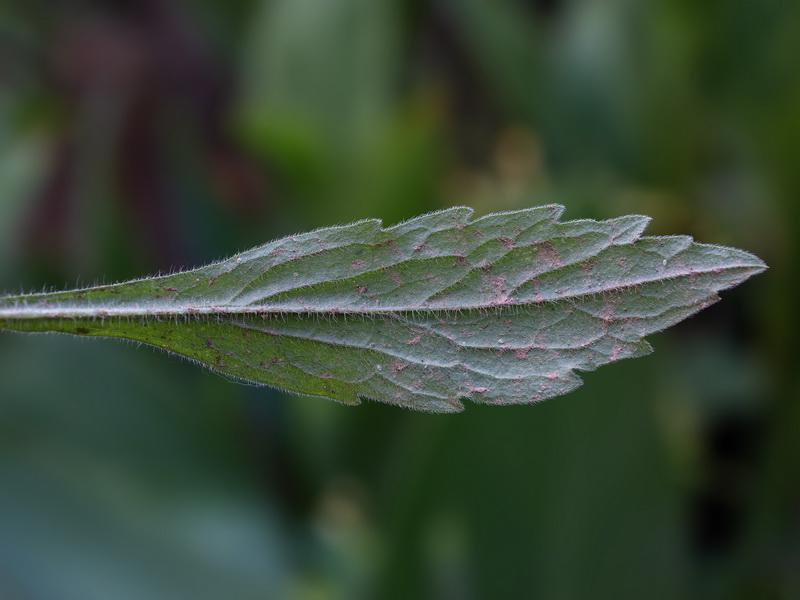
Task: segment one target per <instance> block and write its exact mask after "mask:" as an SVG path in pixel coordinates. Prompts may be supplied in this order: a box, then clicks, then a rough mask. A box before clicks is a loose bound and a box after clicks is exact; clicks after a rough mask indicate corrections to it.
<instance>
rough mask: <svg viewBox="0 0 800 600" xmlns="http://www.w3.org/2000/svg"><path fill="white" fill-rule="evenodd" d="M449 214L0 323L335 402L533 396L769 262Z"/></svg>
mask: <svg viewBox="0 0 800 600" xmlns="http://www.w3.org/2000/svg"><path fill="white" fill-rule="evenodd" d="M562 212H563V207H561V206H557V205H548V206H540V207H537V208H532V209H526V210H520V211H514V212H505V213H496V214H491V215H487V216H485V217H481V218H479V219H475V220H473V221H470V217H471V216H472V210H471V209H469V208H464V207H459V208H451V209H447V210H443V211H439V212H434V213H430V214H427V215H423V216H421V217H418V218H415V219H412V220H410V221H406V222H404V223H400V224H399V225H395V226H393V227H388V228H385V229H384V228H382V227H381V222H380V221H378V220H367V221H359V222H357V223H353V224H351V225H345V226H342V227H331V228H326V229H319V230H317V231H313V232H310V233H305V234H302V235H296V236H291V237H286V238H283V239H279V240H276V241H274V242H271V243H269V244H266V245H264V246H260V247H258V248H254V249H253V250H250V251H248V252H243V253H241V254H238V255H236V256H233V257H232V258H229V259H227V260H224V261H221V262H218V263H214V264H211V265H208V266H205V267H202V268H199V269H194V270H191V271H185V272H182V273H176V274H173V275H168V276H163V277H153V278H147V279H141V280H137V281H130V282H127V283H121V284H117V285H107V286H98V287H92V288H87V289H81V290H74V291H67V292H57V293H49V294H33V295H26V296H8V297H4V298H0V328H3V329H14V330H19V331H27V332H47V331H58V332H65V333H71V334H76V335H84V336H102V337H120V338H126V339H130V340H136V341H140V342H144V343H147V344H152V345H153V346H158V347H160V348H164V349H166V350H169V351H171V352H174V353H177V354H180V355H182V356H185V357H189V358H192V359H195V360H197V361H198V362H200V363H202V364H204V365H206V366H208V367H210V368H212V369H214V370H215V371H219V372H221V373H225V374H226V375H229V376H233V377H238V378H241V379H245V380H247V381H250V382H254V383H258V384H266V385H270V386H275V387H278V388H281V389H284V390H290V391H292V392H297V393H300V394H309V395H314V396H324V397H327V398H332V399H334V400H338V401H340V402H344V403H347V404H357V403H358V402H359V398H360V397H364V398H372V399H376V400H380V401H382V402H388V403H391V404H397V405H400V406H406V407H410V408H414V409H419V410H427V411H435V412H453V411H458V410H461V409H462V408H463V407H462V404H461V402H460V400H461V399H463V398H468V399H471V400H473V401H475V402H483V403H491V404H518V403H527V402H537V401H540V400H544V399H546V398H552V397H554V396H558V395H561V394H565V393H567V392H569V391H571V390H573V389H575V388H576V387H578V386H579V385H580V384H581V380H580V378H579V377H578V376H577V375H576V374H575V371H576V370H581V371H589V370H593V369H595V368H597V367H598V366H599V365H603V364H606V363H609V362H613V361H615V360H620V359H622V358H629V357H634V356H643V355H645V354H648V353H649V352H650V351H651V348H650V345H649V344H648V343H647V342H646V341H645V340H644V336H646V335H647V334H649V333H652V332H654V331H658V330H661V329H664V328H665V327H668V326H669V325H672V324H673V323H677V322H678V321H681V320H682V319H685V318H686V317H688V316H690V315H692V314H694V313H696V312H698V311H699V310H701V309H703V308H705V307H706V306H708V305H710V304H712V303H714V302H716V301H717V299H718V297H717V292H718V291H720V290H723V289H726V288H730V287H733V286H735V285H737V284H739V283H741V282H742V281H744V280H745V279H747V278H748V277H750V276H751V275H754V274H756V273H759V272H761V271H763V270H764V269H765V268H766V266H765V265H764V263H763V262H762V261H761V260H759V259H758V258H757V257H755V256H753V255H752V254H748V253H747V252H744V251H742V250H736V249H733V248H725V247H720V246H713V245H708V244H698V243H694V242H693V241H692V239H691V238H689V237H686V236H668V237H642V236H641V233H642V231H643V230H644V228H645V227H646V226H647V223H648V222H649V218H648V217H643V216H638V215H633V216H626V217H621V218H617V219H610V220H607V221H593V220H579V221H568V222H565V223H560V222H558V219H559V217H560V215H561V213H562Z"/></svg>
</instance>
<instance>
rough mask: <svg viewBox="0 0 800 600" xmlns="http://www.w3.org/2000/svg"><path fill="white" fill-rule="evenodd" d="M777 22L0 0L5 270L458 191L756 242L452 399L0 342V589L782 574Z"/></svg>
mask: <svg viewBox="0 0 800 600" xmlns="http://www.w3.org/2000/svg"><path fill="white" fill-rule="evenodd" d="M799 30H800V3H792V2H774V1H757V0H725V1H722V2H688V1H684V0H653V1H651V2H639V1H636V0H612V1H609V2H596V1H590V0H582V1H581V0H572V1H568V0H528V1H525V0H502V1H495V0H492V1H490V0H435V1H434V0H431V1H428V2H425V1H422V0H416V1H413V2H401V1H399V0H380V1H370V0H325V1H323V0H263V1H259V0H249V1H247V0H239V1H235V2H222V1H218V0H202V1H197V2H188V1H187V0H182V1H181V0H139V1H136V2H133V1H131V2H110V1H109V2H101V1H99V0H95V1H89V0H80V1H79V0H65V1H63V2H58V3H52V2H48V1H45V0H25V1H24V2H23V1H22V0H6V1H5V2H3V3H2V4H0V287H1V288H2V289H3V290H6V291H16V290H20V291H31V290H36V289H41V288H42V287H43V286H56V287H64V286H66V285H70V286H72V285H73V284H75V283H76V281H75V280H76V278H77V277H78V276H79V275H80V276H81V277H83V278H84V279H82V280H81V281H79V282H78V283H79V284H80V283H82V284H91V283H93V282H94V281H98V282H100V281H103V282H108V281H115V280H119V279H124V278H127V277H132V276H138V275H140V274H141V273H142V272H148V271H149V272H157V271H159V270H166V269H170V268H172V267H174V266H176V265H184V266H192V265H196V264H201V263H205V262H209V261H211V260H213V259H216V258H219V257H220V256H223V255H225V254H229V253H230V252H231V251H233V250H239V249H244V248H248V247H250V246H254V245H256V244H258V243H261V242H263V240H265V239H270V238H273V237H277V235H279V234H284V233H286V232H287V231H290V230H296V231H300V230H306V229H310V228H312V227H316V226H320V225H325V224H330V223H334V222H349V221H352V220H355V219H359V218H365V217H380V218H382V219H384V221H385V222H395V221H398V220H401V219H403V218H407V217H411V216H413V215H416V214H419V213H422V212H426V211H428V210H432V209H436V208H443V207H446V206H450V205H454V204H460V205H462V204H466V205H470V206H472V207H473V208H475V209H476V211H477V212H478V213H486V212H492V211H496V210H506V209H515V208H524V207H528V206H532V205H536V204H544V203H547V202H551V201H558V202H560V203H563V204H565V205H566V206H567V217H568V218H576V217H594V218H608V217H613V216H618V215H621V214H626V213H640V214H649V215H651V216H653V217H654V218H655V219H654V225H653V231H652V232H653V233H656V234H669V233H678V232H680V233H689V234H692V235H694V236H695V237H697V238H698V239H702V240H703V241H708V242H714V243H719V244H724V245H734V246H737V247H742V248H746V249H748V250H750V251H753V252H754V253H756V254H757V255H759V256H760V257H762V258H763V259H764V260H765V261H766V262H767V264H769V265H770V266H771V270H770V271H769V272H768V273H767V274H766V275H763V276H762V277H760V278H758V279H757V280H754V281H753V282H752V283H751V285H749V286H745V287H743V288H740V289H737V290H734V291H733V292H731V293H729V294H728V297H727V298H726V302H723V303H722V304H720V305H719V306H717V307H715V309H714V310H713V311H708V312H705V313H703V314H702V316H700V317H698V318H695V319H692V320H691V321H689V322H687V323H684V324H683V325H681V326H679V327H677V328H676V329H675V330H674V331H673V332H671V333H669V334H667V333H665V334H660V335H657V336H655V337H654V339H653V340H652V341H653V344H654V346H655V347H656V349H657V350H658V357H659V358H658V360H656V359H654V358H650V359H641V360H639V361H636V362H632V363H631V364H625V363H620V364H618V365H613V366H609V367H606V368H605V369H604V370H601V371H598V372H596V373H592V374H589V375H587V377H586V378H587V379H588V380H589V381H588V383H589V384H590V385H587V386H586V387H584V388H583V389H581V390H579V391H577V392H575V393H574V394H572V395H570V396H569V397H567V398H563V399H561V400H560V401H558V402H548V403H545V404H543V405H540V406H536V407H517V408H515V407H508V408H503V409H497V408H491V407H470V408H469V409H468V410H467V411H465V412H464V413H463V414H461V415H458V416H450V417H438V416H432V415H424V414H414V413H410V412H401V411H397V410H396V409H392V408H391V407H387V406H381V405H377V404H367V405H364V406H362V407H359V408H357V409H344V408H342V407H339V406H336V405H333V404H329V403H325V402H321V401H319V400H318V399H297V398H291V399H289V398H286V397H284V396H281V395H280V394H277V393H273V392H270V391H265V390H262V389H257V388H250V387H246V386H240V385H235V384H231V383H230V382H228V381H225V380H223V379H221V378H219V377H216V376H213V375H209V374H208V373H205V372H201V371H199V370H197V369H195V368H194V367H192V366H190V365H184V364H175V362H174V361H172V360H169V359H167V358H166V357H164V356H161V355H159V354H158V353H150V352H147V351H145V352H141V351H136V350H135V349H134V348H126V347H119V346H114V345H112V344H110V343H109V344H103V343H102V342H87V343H84V342H82V341H80V340H69V339H62V338H58V337H52V338H47V339H44V340H42V339H36V340H33V339H28V338H26V337H22V336H20V337H14V336H9V335H6V336H3V338H2V340H0V379H1V381H0V596H6V597H11V598H26V597H32V598H47V599H51V598H52V599H62V598H63V599H72V598H81V599H90V598H109V597H113V598H184V597H185V598H205V597H207V598H219V597H221V596H225V597H236V598H251V597H252V598H260V597H265V596H266V597H287V598H376V597H380V598H384V597H386V598H390V597H396V598H410V597H437V598H459V599H461V598H498V597H558V598H588V597H592V598H602V597H613V598H620V597H623V598H627V597H630V598H639V597H648V598H652V597H655V598H658V597H663V598H675V597H681V598H684V597H698V598H700V597H702V598H726V599H727V598H737V599H738V598H750V597H752V598H764V597H777V598H790V597H794V596H797V595H798V594H800V576H798V573H800V569H799V568H798V566H797V565H798V562H797V561H798V556H800V522H798V518H797V514H798V509H799V508H800V505H799V504H798V498H800V476H798V475H799V474H800V442H798V440H799V439H800V436H798V432H800V393H798V392H800V390H799V389H798V383H797V380H796V377H795V375H794V371H795V370H796V369H795V364H796V362H797V358H796V357H797V351H796V350H795V348H794V346H793V340H795V339H796V338H797V334H798V333H799V332H798V329H800V328H799V327H798V322H797V319H798V317H797V311H796V310H794V304H795V303H796V301H795V300H794V299H795V298H796V290H795V285H794V281H795V279H796V277H795V275H794V274H795V273H796V272H797V271H798V269H799V268H800V264H798V263H800V247H798V242H797V239H798V237H797V235H796V232H797V231H798V229H799V228H800V219H799V218H798V212H800V211H798V206H800V204H798V202H797V198H798V197H800V169H798V168H797V160H798V158H797V157H798V156H800V111H798V108H797V107H798V106H800V77H798V76H797V74H798V73H800V36H798V35H797V31H799ZM65 357H66V358H65ZM43 368H44V369H45V370H46V372H48V373H50V374H51V375H52V377H47V378H44V377H42V376H41V375H40V373H41V372H42V370H43ZM120 381H125V382H128V383H126V384H125V385H121V384H120V383H119V382H120Z"/></svg>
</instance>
